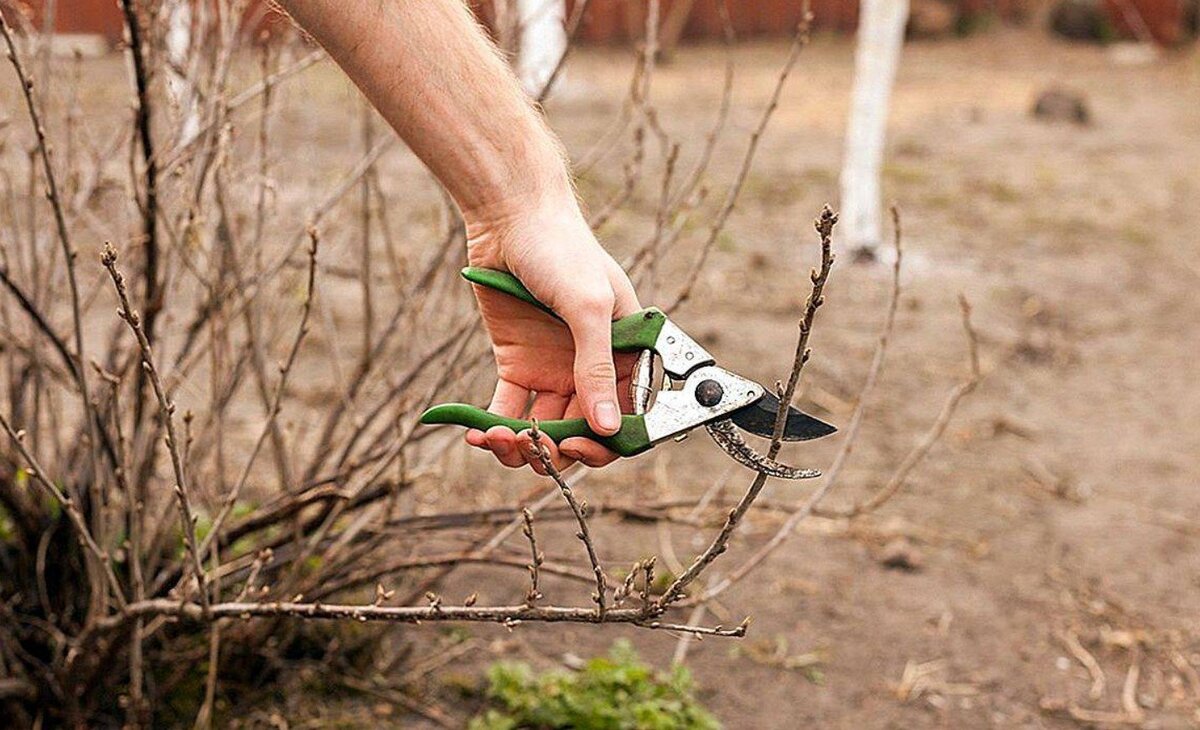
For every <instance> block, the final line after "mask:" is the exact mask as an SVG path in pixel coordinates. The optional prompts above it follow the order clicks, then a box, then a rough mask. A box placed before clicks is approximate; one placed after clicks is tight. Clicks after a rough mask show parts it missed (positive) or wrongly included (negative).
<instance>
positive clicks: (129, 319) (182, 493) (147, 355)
mask: <svg viewBox="0 0 1200 730" xmlns="http://www.w3.org/2000/svg"><path fill="white" fill-rule="evenodd" d="M100 262H101V263H102V264H104V268H105V269H107V270H108V275H109V277H110V278H111V279H112V282H113V286H114V287H115V288H116V290H117V297H118V299H119V300H120V302H121V308H120V309H119V310H118V311H117V314H118V316H120V317H121V319H123V320H125V323H126V324H127V325H129V329H130V330H132V331H133V334H134V336H135V337H136V338H137V342H138V347H139V349H140V350H141V356H142V368H143V369H144V371H145V373H146V375H147V377H148V378H149V380H150V385H151V387H152V388H153V389H154V395H155V397H156V398H157V399H158V406H159V410H160V411H161V414H162V420H163V423H164V425H165V427H166V430H167V438H166V442H167V451H168V452H169V453H170V455H171V468H172V470H173V471H174V474H175V496H176V498H177V499H178V501H179V517H180V520H181V521H182V522H183V535H184V539H185V540H186V541H187V549H188V553H189V554H190V556H191V559H192V570H193V571H194V573H195V575H196V584H197V588H198V590H199V593H200V605H202V606H204V607H207V606H208V591H207V589H206V587H205V585H204V568H203V566H202V565H201V560H200V551H199V546H198V544H197V542H196V516H195V515H193V513H192V504H191V496H190V494H189V491H188V481H187V475H186V474H185V473H184V467H183V455H182V452H181V451H180V444H179V438H178V436H177V435H176V431H175V404H174V403H172V402H171V401H170V399H169V398H168V396H167V394H166V391H165V389H164V388H163V383H162V378H161V377H160V376H159V373H158V370H157V368H156V367H155V365H154V355H153V353H152V351H151V347H150V341H149V340H147V339H146V333H145V331H144V330H143V329H142V326H141V318H140V317H139V315H138V313H137V312H136V311H134V309H133V307H132V305H131V304H130V302H129V292H128V290H127V289H126V288H125V277H124V275H122V274H121V272H120V271H118V270H117V251H116V249H114V248H113V247H112V244H109V243H106V244H105V245H104V253H103V254H102V255H101V257H100Z"/></svg>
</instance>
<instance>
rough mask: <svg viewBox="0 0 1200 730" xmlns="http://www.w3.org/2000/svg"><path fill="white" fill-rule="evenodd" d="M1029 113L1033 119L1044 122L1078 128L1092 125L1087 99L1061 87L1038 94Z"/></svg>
mask: <svg viewBox="0 0 1200 730" xmlns="http://www.w3.org/2000/svg"><path fill="white" fill-rule="evenodd" d="M1031 113H1032V114H1033V116H1034V118H1035V119H1040V120H1042V121H1045V122H1070V123H1072V124H1078V125H1079V126H1087V125H1089V124H1091V123H1092V112H1091V109H1090V108H1089V107H1088V103H1087V97H1085V96H1084V95H1083V94H1082V93H1081V92H1078V91H1073V90H1071V89H1067V88H1064V87H1061V86H1052V87H1050V88H1048V89H1046V90H1044V91H1042V92H1041V93H1040V94H1038V96H1037V99H1036V100H1035V101H1034V102H1033V110H1032V112H1031Z"/></svg>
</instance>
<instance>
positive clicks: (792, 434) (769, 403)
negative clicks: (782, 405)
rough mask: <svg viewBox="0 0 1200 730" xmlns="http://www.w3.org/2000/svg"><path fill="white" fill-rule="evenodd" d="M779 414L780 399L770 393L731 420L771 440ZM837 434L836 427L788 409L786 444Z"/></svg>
mask: <svg viewBox="0 0 1200 730" xmlns="http://www.w3.org/2000/svg"><path fill="white" fill-rule="evenodd" d="M778 413H779V399H778V398H776V397H775V396H774V395H773V394H772V393H771V392H770V391H767V392H766V393H765V394H764V395H763V397H762V398H759V399H758V400H756V401H754V402H753V403H751V404H750V405H748V406H743V407H741V408H739V409H737V410H736V411H734V412H733V413H730V414H729V418H730V419H731V420H732V421H733V422H734V423H736V424H737V425H738V427H739V428H741V429H742V430H744V431H749V432H750V433H752V434H754V435H755V436H762V437H763V438H768V439H769V438H771V435H772V434H773V433H774V432H775V416H776V414H778ZM835 431H837V427H836V426H833V425H831V424H828V423H825V422H824V421H822V420H821V419H819V418H816V417H814V416H810V415H808V414H807V413H805V412H803V411H801V410H799V409H798V408H795V407H793V406H788V415H787V423H786V424H785V425H784V428H783V440H784V441H809V440H811V439H816V438H821V437H822V436H828V435H829V434H831V433H834V432H835Z"/></svg>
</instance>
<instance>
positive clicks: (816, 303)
mask: <svg viewBox="0 0 1200 730" xmlns="http://www.w3.org/2000/svg"><path fill="white" fill-rule="evenodd" d="M836 224H837V214H836V213H834V212H833V210H832V209H830V207H829V206H828V205H826V206H825V207H824V208H823V209H822V210H821V216H820V217H819V218H817V220H816V221H814V226H815V228H816V230H817V234H818V235H819V237H820V239H821V268H820V269H813V270H812V272H810V274H809V278H810V279H811V281H812V291H811V292H810V293H809V295H808V301H807V302H806V303H805V306H804V314H803V316H802V317H801V318H800V336H799V337H798V338H797V340H796V355H795V358H794V360H793V362H792V371H791V374H790V375H789V376H788V382H787V386H786V387H785V388H784V390H783V393H782V394H780V397H779V403H780V407H779V413H778V414H776V416H775V428H774V431H773V433H772V436H771V446H770V448H769V449H768V450H767V456H768V458H771V459H774V458H775V456H776V455H778V453H779V448H780V445H781V444H782V443H783V429H784V426H785V425H786V423H787V414H788V406H789V404H790V403H791V402H792V398H793V396H794V395H795V393H796V386H797V385H798V384H799V382H800V374H801V372H802V371H803V370H804V365H805V363H807V362H808V357H809V350H808V338H809V335H810V334H811V333H812V325H813V320H814V319H815V318H816V315H817V310H818V309H819V308H820V307H821V304H823V303H824V291H825V282H826V281H828V280H829V271H830V269H832V268H833V259H834V256H833V250H832V240H833V227H834V225H836ZM766 483H767V475H766V474H763V473H761V472H760V473H759V474H758V475H757V476H756V477H755V478H754V481H753V482H752V483H751V484H750V487H749V488H748V489H747V490H746V493H745V494H744V495H742V498H741V500H739V501H738V503H737V506H735V507H734V508H733V509H731V510H730V511H729V514H728V516H727V517H726V518H725V524H724V525H723V526H722V527H721V531H720V532H719V533H717V536H716V537H715V538H713V541H712V543H710V544H709V546H708V548H707V549H706V550H705V551H704V552H703V553H701V554H700V555H697V556H696V559H695V561H693V562H692V564H691V566H689V567H688V569H687V570H686V571H684V573H683V574H682V575H680V576H679V577H678V578H676V579H675V581H674V582H673V583H671V585H670V586H669V587H668V588H667V590H666V591H665V592H664V593H663V595H662V596H661V597H660V598H659V599H658V601H657V607H658V608H659V609H660V610H665V609H666V608H667V607H668V606H670V605H671V604H672V603H674V602H675V601H677V600H679V599H680V598H681V597H682V596H683V591H684V589H686V588H687V587H688V585H690V584H691V583H692V581H694V580H696V578H698V577H699V576H700V574H701V573H702V572H703V571H704V570H705V569H706V568H707V567H708V566H709V565H711V564H712V562H713V561H714V560H716V559H717V557H718V556H719V555H721V553H723V552H725V550H726V549H727V548H728V545H729V540H730V538H731V537H732V536H733V532H734V530H735V529H737V526H738V524H740V523H741V521H742V518H743V517H744V516H745V515H746V512H748V511H749V510H750V506H751V505H752V504H754V500H755V499H757V498H758V495H759V494H760V493H761V492H762V489H763V487H764V486H765V485H766Z"/></svg>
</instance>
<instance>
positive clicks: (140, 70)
mask: <svg viewBox="0 0 1200 730" xmlns="http://www.w3.org/2000/svg"><path fill="white" fill-rule="evenodd" d="M121 12H122V13H123V15H124V18H125V30H126V32H127V33H128V34H129V55H130V57H131V58H132V60H133V64H132V66H133V80H134V91H135V92H136V94H137V114H136V117H135V120H134V124H135V125H136V127H137V132H138V146H139V147H140V148H141V150H142V166H143V170H142V176H141V177H142V179H143V181H144V183H145V186H146V191H145V198H144V200H143V201H142V206H141V208H142V236H143V241H142V245H143V248H144V250H145V260H144V261H143V262H142V263H143V266H144V269H143V271H142V278H143V279H145V281H144V282H143V284H144V287H145V293H144V295H143V301H142V306H143V307H144V308H145V311H144V312H143V313H142V314H143V317H144V321H143V322H142V331H143V333H144V334H145V337H146V341H147V342H150V343H153V342H154V334H155V332H154V323H155V321H156V320H157V319H158V313H159V311H160V310H161V309H162V301H161V299H160V296H159V293H158V284H159V282H158V268H159V267H158V264H159V261H158V259H159V246H158V159H157V157H156V155H155V153H154V135H153V126H154V122H153V119H152V117H151V114H152V107H151V105H150V72H149V70H148V69H147V68H146V52H145V48H144V44H143V42H142V24H141V20H140V19H139V18H138V13H137V7H136V5H135V4H134V0H121ZM144 385H145V384H144V382H143V381H142V380H141V378H140V377H139V384H138V400H137V403H136V405H137V408H138V414H139V415H140V414H141V408H142V405H141V390H142V387H143V386H144Z"/></svg>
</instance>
